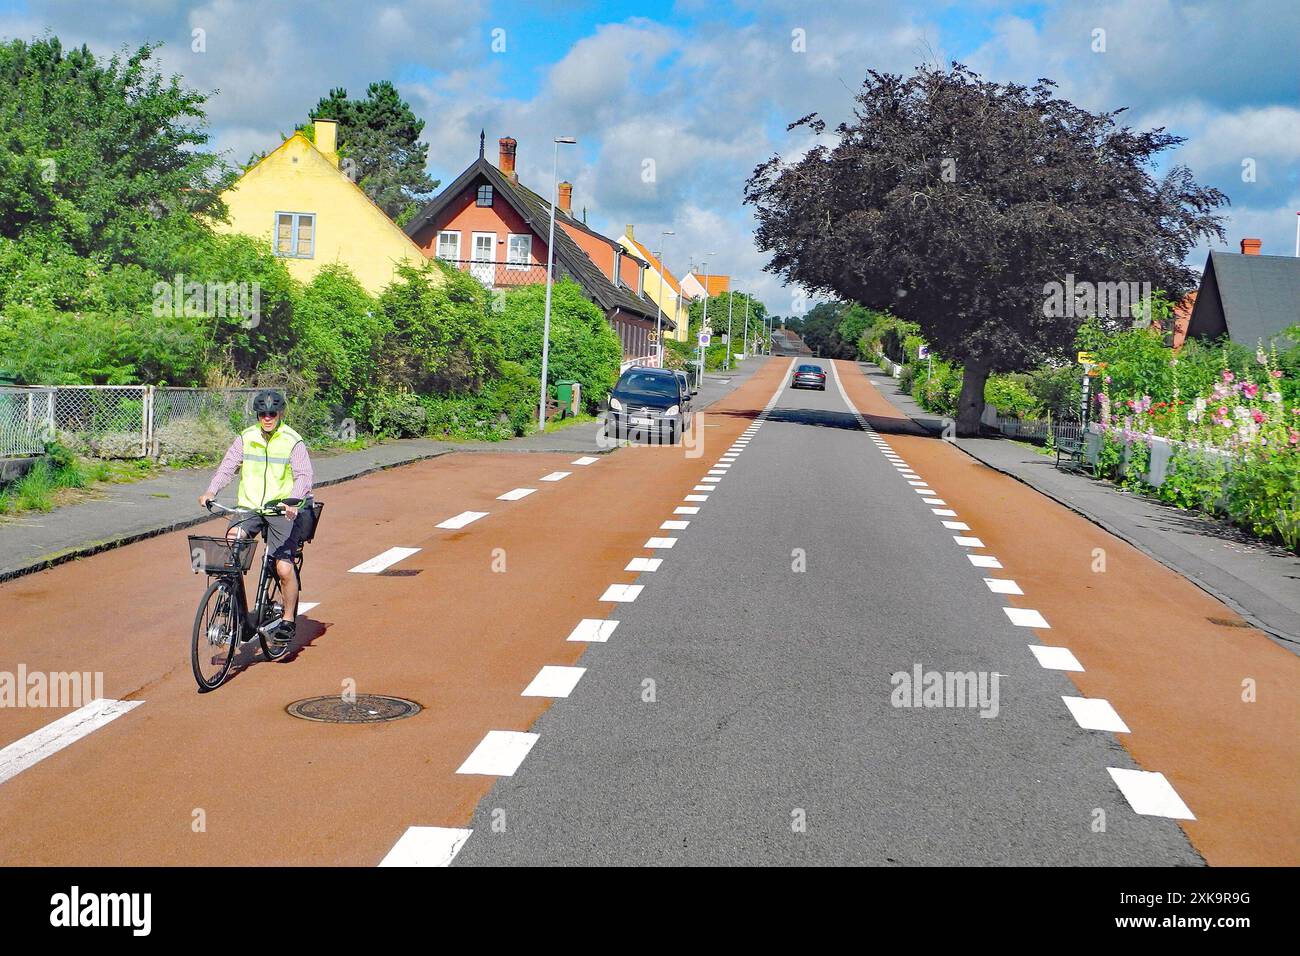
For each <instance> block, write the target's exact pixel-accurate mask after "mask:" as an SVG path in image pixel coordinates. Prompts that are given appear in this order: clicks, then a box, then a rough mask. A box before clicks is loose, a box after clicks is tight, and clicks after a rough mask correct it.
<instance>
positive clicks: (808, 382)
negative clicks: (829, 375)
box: [790, 365, 826, 392]
mask: <svg viewBox="0 0 1300 956" xmlns="http://www.w3.org/2000/svg"><path fill="white" fill-rule="evenodd" d="M790 387H791V388H819V389H821V390H822V391H823V392H824V391H826V373H825V372H823V371H822V367H821V366H820V365H800V366H799V367H798V368H796V369H795V370H794V378H792V379H790Z"/></svg>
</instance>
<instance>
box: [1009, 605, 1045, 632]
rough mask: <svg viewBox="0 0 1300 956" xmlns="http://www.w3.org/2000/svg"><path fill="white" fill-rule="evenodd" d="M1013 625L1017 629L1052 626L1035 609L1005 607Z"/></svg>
mask: <svg viewBox="0 0 1300 956" xmlns="http://www.w3.org/2000/svg"><path fill="white" fill-rule="evenodd" d="M1002 610H1003V611H1005V612H1006V615H1007V617H1008V618H1009V619H1010V621H1011V623H1012V624H1014V625H1015V626H1016V627H1042V628H1050V627H1051V626H1052V625H1050V624H1048V623H1047V618H1045V617H1043V615H1041V614H1039V613H1038V612H1037V611H1035V610H1034V609H1033V608H1028V607H1004V608H1003V609H1002Z"/></svg>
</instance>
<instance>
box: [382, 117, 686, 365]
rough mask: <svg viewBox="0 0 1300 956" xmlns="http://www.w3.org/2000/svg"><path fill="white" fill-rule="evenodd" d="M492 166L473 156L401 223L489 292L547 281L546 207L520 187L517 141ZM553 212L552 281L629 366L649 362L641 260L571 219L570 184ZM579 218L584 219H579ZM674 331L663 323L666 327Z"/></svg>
mask: <svg viewBox="0 0 1300 956" xmlns="http://www.w3.org/2000/svg"><path fill="white" fill-rule="evenodd" d="M498 145H499V150H500V151H499V154H498V162H497V165H496V166H494V165H492V164H491V163H490V162H488V161H487V159H486V157H485V156H484V137H483V136H481V135H480V137H479V154H478V158H477V159H476V160H475V161H474V162H472V163H471V164H470V165H469V166H468V167H467V168H466V169H465V171H464V172H463V173H461V174H460V175H459V176H458V177H456V179H455V181H454V182H452V183H451V185H449V186H448V187H447V188H446V189H444V190H443V191H442V192H441V193H440V194H439V195H438V196H437V197H435V198H434V199H432V200H430V201H429V203H428V204H426V205H425V207H424V208H423V209H421V210H420V212H419V213H417V214H416V215H415V216H414V217H413V218H412V219H411V220H410V222H408V223H407V224H406V234H407V235H408V236H410V237H411V239H412V240H414V242H415V244H416V245H417V246H419V247H420V249H421V250H422V251H423V252H424V254H425V255H426V256H428V257H429V258H435V257H436V258H438V259H441V260H443V261H444V262H446V263H448V264H450V265H453V266H455V267H456V268H458V269H463V270H465V271H467V272H469V273H470V274H471V275H473V276H474V277H475V278H477V279H478V280H479V281H481V282H482V283H483V284H484V285H486V286H489V287H490V288H494V289H501V288H509V287H510V286H514V285H524V284H529V283H538V282H545V281H546V258H547V255H546V240H547V235H548V233H549V229H550V219H551V203H550V201H549V200H548V199H545V198H543V197H542V196H540V195H538V194H537V193H535V192H533V191H532V190H531V189H529V188H528V187H526V186H524V185H523V184H522V183H520V182H519V176H518V174H517V173H516V172H515V153H516V149H517V148H518V144H517V143H516V141H515V140H514V139H511V138H510V137H508V136H507V137H503V138H502V139H501V140H500V142H499V144H498ZM557 195H558V200H557V202H556V208H555V278H556V279H562V278H566V277H567V278H570V279H573V280H574V281H575V282H577V283H578V285H580V286H581V287H582V290H583V292H584V293H585V294H586V296H587V298H589V299H590V300H591V301H592V302H594V303H595V304H596V305H597V306H599V307H600V308H601V309H602V310H603V311H604V313H605V317H606V318H607V319H608V320H609V324H610V325H611V326H612V327H613V329H614V331H615V332H616V333H618V337H619V340H620V341H621V342H622V344H623V356H624V360H625V361H627V362H632V361H636V360H640V359H645V358H648V357H651V356H653V355H654V354H655V352H656V349H655V346H654V344H653V342H652V333H653V332H654V330H655V321H656V306H655V302H654V300H652V299H651V298H650V297H649V296H647V295H646V294H645V270H646V267H647V266H648V265H649V263H648V262H646V260H645V259H643V258H641V257H640V256H637V255H635V254H634V253H632V252H631V251H630V250H628V249H627V248H625V247H624V246H623V245H622V244H621V243H619V242H618V241H616V240H614V239H611V238H609V237H608V236H605V235H603V234H601V233H600V232H598V231H596V230H595V229H593V228H592V227H590V226H588V225H587V223H586V222H584V221H581V220H579V219H577V218H576V217H575V216H574V215H573V212H572V201H573V186H572V184H570V183H560V184H559V185H558V188H557ZM584 218H585V217H584ZM675 327H676V326H675V325H674V323H673V322H672V321H671V320H670V319H669V320H665V322H664V328H665V329H666V330H669V331H671V330H672V329H673V328H675Z"/></svg>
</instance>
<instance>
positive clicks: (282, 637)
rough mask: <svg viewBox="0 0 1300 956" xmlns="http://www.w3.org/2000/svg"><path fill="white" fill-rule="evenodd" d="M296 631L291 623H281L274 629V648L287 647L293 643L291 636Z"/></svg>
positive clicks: (295, 626) (295, 627) (293, 623)
mask: <svg viewBox="0 0 1300 956" xmlns="http://www.w3.org/2000/svg"><path fill="white" fill-rule="evenodd" d="M296 630H297V625H296V624H295V622H293V621H281V622H280V626H279V627H277V628H276V629H275V637H274V639H273V640H274V641H275V645H276V647H287V646H288V645H289V644H291V643H293V635H294V633H295V631H296Z"/></svg>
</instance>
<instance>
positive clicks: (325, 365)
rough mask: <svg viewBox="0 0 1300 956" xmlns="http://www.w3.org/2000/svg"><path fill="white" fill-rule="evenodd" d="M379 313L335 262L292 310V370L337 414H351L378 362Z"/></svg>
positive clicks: (342, 266)
mask: <svg viewBox="0 0 1300 956" xmlns="http://www.w3.org/2000/svg"><path fill="white" fill-rule="evenodd" d="M378 313H379V303H378V302H377V301H376V300H375V299H374V298H373V297H372V296H371V295H370V294H369V293H367V292H366V290H365V289H364V288H362V286H361V283H359V282H358V281H357V280H356V278H355V277H354V276H353V275H352V273H351V272H350V271H349V270H348V268H347V267H346V266H344V265H342V264H338V263H332V264H330V265H327V266H326V267H325V268H324V269H322V270H321V271H320V272H319V273H317V275H316V276H315V277H314V278H313V279H312V280H311V282H309V283H308V284H307V285H306V287H305V288H304V289H303V291H302V295H301V297H300V298H299V299H298V302H297V303H296V305H295V306H294V310H293V333H294V336H295V337H296V342H295V344H294V347H293V352H292V356H293V358H292V365H293V366H294V367H296V368H298V369H301V370H303V371H304V372H305V373H307V374H309V375H311V376H312V377H313V378H314V380H315V381H314V384H315V389H316V394H317V396H318V397H319V398H320V400H321V401H322V402H324V403H325V404H326V405H327V406H329V407H330V408H333V409H336V410H338V411H339V412H340V413H341V414H344V413H350V412H351V409H352V408H353V406H354V404H355V403H356V400H357V398H358V397H359V396H360V394H361V393H362V392H363V391H364V389H365V387H366V386H367V385H369V384H370V383H371V382H373V381H374V378H375V370H376V366H377V364H378V363H379V362H380V361H382V355H381V354H380V352H379V349H380V344H381V340H382V337H383V329H384V324H383V321H382V320H381V319H380V317H379V314H378Z"/></svg>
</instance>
